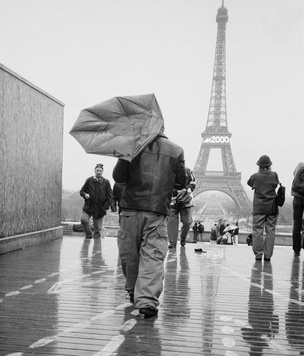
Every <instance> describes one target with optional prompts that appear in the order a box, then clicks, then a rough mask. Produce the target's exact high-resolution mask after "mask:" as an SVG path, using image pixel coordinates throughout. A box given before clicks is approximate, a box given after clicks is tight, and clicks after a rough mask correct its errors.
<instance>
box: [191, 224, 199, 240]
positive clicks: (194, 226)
mask: <svg viewBox="0 0 304 356" xmlns="http://www.w3.org/2000/svg"><path fill="white" fill-rule="evenodd" d="M192 230H193V241H194V242H197V236H198V223H197V221H196V222H195V223H194V225H193V226H192Z"/></svg>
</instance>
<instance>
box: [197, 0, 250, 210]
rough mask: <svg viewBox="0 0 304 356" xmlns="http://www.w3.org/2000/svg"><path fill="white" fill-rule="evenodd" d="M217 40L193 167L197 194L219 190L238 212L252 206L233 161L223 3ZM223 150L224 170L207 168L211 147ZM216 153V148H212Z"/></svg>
mask: <svg viewBox="0 0 304 356" xmlns="http://www.w3.org/2000/svg"><path fill="white" fill-rule="evenodd" d="M216 22H217V26H218V29H217V39H216V49H215V60H214V68H213V80H212V89H211V98H210V106H209V113H208V120H207V125H206V129H205V131H204V132H203V133H202V138H203V141H202V144H201V148H200V151H199V154H198V157H197V160H196V163H195V166H194V170H193V172H194V175H195V177H196V189H195V191H194V197H195V196H197V195H199V194H200V193H202V192H205V191H210V190H216V191H220V192H223V193H226V194H228V195H229V196H230V197H231V198H232V199H233V201H234V203H235V205H236V208H237V210H238V212H240V211H244V209H245V210H247V209H249V208H250V206H251V204H250V201H249V199H248V196H247V194H246V192H245V190H244V188H243V186H242V184H241V173H240V172H237V171H236V167H235V164H234V160H233V156H232V151H231V146H230V138H231V133H229V131H228V125H227V114H226V23H227V22H228V12H227V9H226V8H225V7H224V0H222V6H221V7H220V8H219V9H218V12H217V16H216ZM215 149H216V150H220V152H221V157H222V166H223V171H207V170H206V168H207V163H208V160H209V156H210V151H211V150H215ZM213 152H214V151H213Z"/></svg>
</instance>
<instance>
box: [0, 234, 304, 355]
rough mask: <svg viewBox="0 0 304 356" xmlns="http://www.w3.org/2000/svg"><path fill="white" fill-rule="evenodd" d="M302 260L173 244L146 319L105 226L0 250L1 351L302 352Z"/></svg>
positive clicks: (283, 250)
mask: <svg viewBox="0 0 304 356" xmlns="http://www.w3.org/2000/svg"><path fill="white" fill-rule="evenodd" d="M195 248H202V249H203V250H204V251H205V252H201V253H197V252H195V251H194V249H195ZM303 256H304V254H303ZM303 256H301V257H298V258H294V257H293V252H292V248H291V247H290V246H275V251H274V256H273V258H272V260H271V262H264V261H262V262H256V261H255V260H254V256H253V254H252V251H251V248H250V247H248V246H247V245H244V244H239V245H237V246H228V245H226V246H225V245H211V244H210V243H206V242H200V243H198V244H187V245H186V246H185V247H181V246H180V245H178V246H177V248H176V249H174V250H169V251H168V255H167V258H166V261H165V280H164V291H163V293H162V296H161V300H160V302H161V305H160V307H159V314H158V316H157V317H155V318H151V319H144V318H143V316H142V315H141V314H139V313H138V310H137V309H135V308H134V307H133V305H132V304H131V303H129V301H128V299H127V295H126V292H125V291H124V276H123V274H122V270H121V267H120V263H119V258H118V251H117V245H116V238H115V237H113V236H106V231H105V237H103V238H101V239H99V240H85V239H84V238H83V236H82V235H79V236H72V235H71V236H64V237H63V239H57V240H54V241H52V242H49V243H46V244H43V245H39V246H34V247H30V248H27V249H24V250H19V251H15V252H12V253H9V254H5V255H1V256H0V281H1V282H0V283H1V285H0V307H1V309H0V310H1V312H0V332H1V333H0V356H4V355H5V356H8V355H10V356H25V355H41V356H43V355H62V356H63V355H73V356H78V355H79V356H110V355H113V356H114V355H116V356H134V355H144V356H149V355H151V356H152V355H155V356H156V355H157V356H173V355H185V356H187V355H189V356H190V355H224V356H241V355H275V356H278V355H304V338H303V329H304V292H303V284H304V257H303Z"/></svg>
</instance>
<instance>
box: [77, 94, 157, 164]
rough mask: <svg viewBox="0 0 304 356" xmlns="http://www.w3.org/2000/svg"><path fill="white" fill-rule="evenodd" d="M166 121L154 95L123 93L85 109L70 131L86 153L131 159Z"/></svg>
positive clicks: (155, 134)
mask: <svg viewBox="0 0 304 356" xmlns="http://www.w3.org/2000/svg"><path fill="white" fill-rule="evenodd" d="M163 124H164V119H163V116H162V113H161V110H160V107H159V105H158V103H157V101H156V97H155V95H154V94H146V95H137V96H121V97H114V98H112V99H109V100H106V101H104V102H102V103H100V104H97V105H94V106H92V107H90V108H87V109H84V110H82V111H81V112H80V115H79V116H78V119H77V120H76V122H75V124H74V126H73V127H72V129H71V131H70V134H71V135H72V136H73V137H74V138H75V139H76V140H77V141H78V142H79V143H80V144H81V146H82V147H83V148H84V150H85V151H86V152H87V153H91V154H98V155H104V156H114V157H119V158H123V159H126V160H128V161H131V160H132V159H133V158H134V157H135V156H136V155H138V153H139V152H141V151H142V150H143V148H144V147H145V146H146V145H147V144H148V143H150V142H151V141H152V140H154V138H155V137H156V136H157V135H158V134H159V132H160V131H161V130H162V127H163Z"/></svg>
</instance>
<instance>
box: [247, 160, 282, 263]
mask: <svg viewBox="0 0 304 356" xmlns="http://www.w3.org/2000/svg"><path fill="white" fill-rule="evenodd" d="M257 165H258V166H259V171H258V172H257V173H254V174H253V175H252V176H251V177H250V178H249V179H248V182H247V184H248V185H249V186H250V187H251V188H252V189H253V190H254V198H253V212H252V229H253V230H252V235H253V241H252V250H253V253H254V254H255V258H256V260H261V259H262V257H263V254H264V260H265V261H270V259H271V257H272V254H273V249H274V240H275V228H276V224H277V219H278V207H277V206H276V204H275V199H276V190H275V189H276V187H277V186H278V184H279V177H278V175H277V173H276V172H273V171H272V170H271V165H272V162H271V160H270V158H269V157H268V156H266V155H264V156H261V157H260V159H259V160H258V162H257ZM264 228H265V232H266V238H265V240H264V238H263V232H264Z"/></svg>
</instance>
